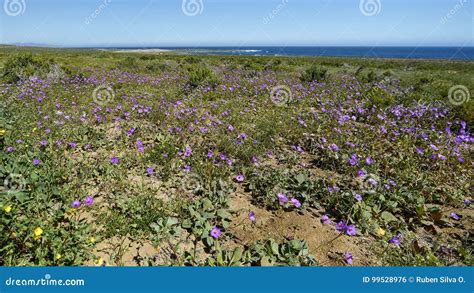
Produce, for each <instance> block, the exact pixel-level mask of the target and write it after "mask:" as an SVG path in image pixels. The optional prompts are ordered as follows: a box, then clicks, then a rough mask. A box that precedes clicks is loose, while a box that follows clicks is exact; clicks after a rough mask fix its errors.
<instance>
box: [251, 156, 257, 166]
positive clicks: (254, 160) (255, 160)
mask: <svg viewBox="0 0 474 293" xmlns="http://www.w3.org/2000/svg"><path fill="white" fill-rule="evenodd" d="M252 163H254V165H258V158H257V156H253V157H252Z"/></svg>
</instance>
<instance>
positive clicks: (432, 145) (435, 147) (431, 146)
mask: <svg viewBox="0 0 474 293" xmlns="http://www.w3.org/2000/svg"><path fill="white" fill-rule="evenodd" d="M430 148H432V149H433V150H435V151H439V148H438V147H437V146H435V145H434V144H430Z"/></svg>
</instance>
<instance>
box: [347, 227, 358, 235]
mask: <svg viewBox="0 0 474 293" xmlns="http://www.w3.org/2000/svg"><path fill="white" fill-rule="evenodd" d="M346 234H347V235H349V236H355V235H356V234H357V229H356V227H355V226H354V225H349V226H347V229H346Z"/></svg>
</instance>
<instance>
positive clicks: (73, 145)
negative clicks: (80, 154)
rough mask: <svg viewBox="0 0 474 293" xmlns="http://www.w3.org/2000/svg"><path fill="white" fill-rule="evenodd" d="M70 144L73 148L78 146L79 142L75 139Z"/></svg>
mask: <svg viewBox="0 0 474 293" xmlns="http://www.w3.org/2000/svg"><path fill="white" fill-rule="evenodd" d="M68 145H69V147H70V148H72V149H73V148H75V147H77V143H76V142H74V141H72V142H70V143H68Z"/></svg>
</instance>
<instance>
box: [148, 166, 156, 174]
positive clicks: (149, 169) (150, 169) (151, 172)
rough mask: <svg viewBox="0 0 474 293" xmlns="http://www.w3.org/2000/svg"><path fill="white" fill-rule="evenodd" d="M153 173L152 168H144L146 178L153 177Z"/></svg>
mask: <svg viewBox="0 0 474 293" xmlns="http://www.w3.org/2000/svg"><path fill="white" fill-rule="evenodd" d="M153 172H155V169H154V168H153V167H148V168H146V173H147V174H148V176H151V175H153Z"/></svg>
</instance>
